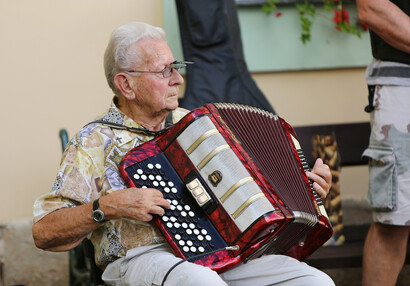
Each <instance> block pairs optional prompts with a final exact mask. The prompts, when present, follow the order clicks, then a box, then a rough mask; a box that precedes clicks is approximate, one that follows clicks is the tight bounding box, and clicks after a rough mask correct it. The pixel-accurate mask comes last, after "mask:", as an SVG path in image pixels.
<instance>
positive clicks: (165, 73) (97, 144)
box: [33, 23, 333, 286]
mask: <svg viewBox="0 0 410 286" xmlns="http://www.w3.org/2000/svg"><path fill="white" fill-rule="evenodd" d="M104 60H105V62H104V66H105V73H106V77H107V80H108V84H109V86H110V87H111V89H112V90H113V91H114V93H115V96H114V100H113V102H112V104H111V106H110V108H109V110H108V112H106V113H105V114H103V115H102V116H100V117H98V118H97V119H96V120H94V121H92V122H90V123H89V124H87V125H86V126H85V127H83V128H82V129H81V130H80V131H79V133H78V134H76V136H75V137H74V138H73V139H72V140H71V142H70V143H69V144H68V147H67V149H66V151H65V153H64V155H63V158H62V163H61V167H60V170H59V172H58V175H57V179H56V181H55V184H54V187H53V189H52V191H51V192H50V193H49V194H46V195H43V196H41V197H40V198H38V199H37V200H36V202H35V204H34V225H33V236H34V240H35V243H36V245H37V246H38V247H39V248H42V249H46V250H51V251H66V250H70V249H72V248H74V247H75V246H77V245H78V244H79V243H80V242H81V241H82V240H83V239H85V238H89V239H90V240H91V241H92V243H93V245H94V248H95V253H96V262H97V265H99V266H100V267H101V268H103V269H105V271H104V274H103V279H104V281H105V282H106V283H107V284H109V285H160V284H161V283H162V281H163V279H164V276H165V275H166V273H167V271H168V270H169V269H170V268H171V267H172V266H173V265H174V264H175V263H177V262H178V261H180V258H177V257H175V256H174V255H173V253H172V251H171V250H170V248H169V247H168V245H167V244H166V243H164V238H163V236H162V235H161V234H160V233H159V231H158V230H157V228H156V227H155V226H154V224H153V223H152V222H151V220H152V218H153V216H154V215H163V214H164V209H165V208H169V207H170V204H169V202H168V201H167V200H166V199H164V198H163V196H162V193H161V192H160V191H158V190H156V189H149V188H148V189H147V188H146V189H137V188H128V187H127V186H125V185H124V182H123V180H122V179H121V177H120V175H119V172H118V164H119V162H120V160H121V158H122V157H123V156H124V155H125V154H126V153H127V152H128V151H129V150H131V149H132V148H133V147H135V146H138V145H140V144H141V143H143V142H145V141H147V140H150V139H152V138H153V136H154V135H155V132H153V131H158V130H161V129H163V128H164V127H165V125H166V124H167V122H171V123H175V122H177V121H178V120H179V119H181V118H182V117H183V116H184V115H185V114H186V111H185V110H182V109H180V108H178V86H179V85H181V84H182V83H183V78H182V77H181V75H180V74H179V73H178V69H179V68H181V67H184V66H185V64H186V63H183V62H177V61H175V59H174V58H173V56H172V53H171V50H170V48H169V47H168V45H167V42H166V40H165V34H164V32H163V30H162V29H160V28H156V27H152V26H150V25H147V24H144V23H130V24H126V25H123V26H121V27H119V28H118V29H116V30H115V31H114V32H113V34H112V36H111V39H110V42H109V44H108V47H107V49H106V52H105V59H104ZM308 176H309V177H310V178H311V179H313V180H314V181H315V184H314V186H315V188H316V189H317V191H318V192H319V193H320V194H321V195H322V196H323V197H325V196H326V195H327V193H328V191H329V188H330V185H331V175H330V171H329V168H328V167H327V166H326V165H324V164H323V163H322V162H321V161H318V162H317V163H316V164H315V167H314V168H313V171H312V172H309V173H308ZM276 283H283V285H300V284H304V285H333V282H332V281H331V279H330V278H329V277H328V276H326V275H325V274H324V273H322V272H320V271H318V270H316V269H314V268H311V267H309V266H308V265H306V264H305V263H301V262H299V261H297V260H295V259H293V258H290V257H287V256H282V255H270V256H265V257H262V258H259V259H255V260H253V261H251V262H249V263H247V264H243V265H240V266H238V267H236V268H234V269H232V270H229V271H227V272H225V273H223V274H221V275H218V274H217V273H216V272H214V271H212V270H211V269H209V268H207V267H203V266H200V265H197V264H194V263H189V262H185V263H182V264H181V265H179V266H178V267H176V268H175V269H174V270H173V272H172V273H171V274H170V275H169V277H168V280H167V285H195V286H198V285H272V284H276ZM281 285H282V284H281Z"/></svg>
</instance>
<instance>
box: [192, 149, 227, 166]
mask: <svg viewBox="0 0 410 286" xmlns="http://www.w3.org/2000/svg"><path fill="white" fill-rule="evenodd" d="M226 149H230V147H229V145H228V144H224V145H221V146H218V147H216V148H215V149H214V150H213V151H212V152H211V153H209V154H208V155H206V157H205V158H204V159H203V160H202V161H201V162H200V163H199V164H198V166H197V167H198V169H199V170H201V169H202V168H203V167H204V166H205V165H206V164H208V162H209V161H210V160H211V159H212V158H213V157H214V156H215V155H216V154H218V153H219V152H222V151H224V150H226Z"/></svg>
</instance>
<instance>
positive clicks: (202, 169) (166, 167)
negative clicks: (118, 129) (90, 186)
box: [120, 104, 333, 272]
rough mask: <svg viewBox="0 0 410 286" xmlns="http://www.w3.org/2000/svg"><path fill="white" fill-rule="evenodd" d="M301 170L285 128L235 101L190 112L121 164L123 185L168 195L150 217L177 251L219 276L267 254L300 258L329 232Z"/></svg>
mask: <svg viewBox="0 0 410 286" xmlns="http://www.w3.org/2000/svg"><path fill="white" fill-rule="evenodd" d="M307 169H308V166H307V164H306V161H305V159H304V155H303V152H302V150H301V148H300V145H299V143H298V141H297V137H296V134H295V133H294V131H293V129H292V127H291V126H290V125H289V124H287V123H286V122H285V121H284V120H283V119H281V118H280V117H278V116H276V115H273V114H271V113H268V112H265V111H263V110H260V109H257V108H252V107H248V106H243V105H237V104H207V105H205V106H203V107H201V108H198V109H195V110H193V111H192V112H190V113H188V114H187V115H186V116H185V117H184V118H183V119H181V120H180V121H179V122H178V123H177V124H176V125H175V126H173V127H171V128H170V129H168V130H167V131H166V132H165V133H163V134H161V135H159V136H158V137H156V138H155V139H153V140H151V141H148V142H146V143H144V144H142V145H140V146H138V147H136V148H134V149H133V150H131V151H130V152H129V153H128V154H127V155H126V156H125V157H124V158H123V160H122V162H121V164H120V172H121V175H122V176H123V178H124V180H125V181H126V183H127V184H128V185H129V186H130V187H131V186H132V187H138V188H141V187H151V188H156V189H159V190H161V191H162V192H163V194H164V197H165V198H167V199H168V200H169V201H170V203H171V209H170V210H166V213H165V215H164V216H162V217H156V218H155V219H154V220H155V224H156V225H157V226H158V227H159V229H160V230H161V232H162V233H163V235H164V237H165V238H166V240H167V241H168V243H169V244H170V246H171V248H172V249H173V251H174V253H175V254H176V255H177V256H179V257H181V258H189V260H190V261H192V262H195V263H197V264H201V265H204V266H208V267H210V268H211V269H213V270H215V271H218V272H223V271H226V270H227V269H229V268H231V267H233V266H235V265H236V264H238V263H239V262H242V261H246V260H248V259H252V258H256V257H259V256H261V255H264V254H276V253H277V254H286V255H289V256H292V257H295V258H297V259H299V260H304V259H306V258H307V257H308V256H309V255H310V254H311V253H312V252H314V251H315V250H316V249H317V248H318V247H320V246H321V245H322V244H323V243H325V242H326V241H327V240H328V239H329V238H330V237H331V236H332V234H333V230H332V227H331V225H330V222H329V219H328V217H327V215H326V211H325V209H324V206H323V203H322V201H321V199H320V198H319V197H318V195H317V194H316V192H315V191H314V190H312V188H311V185H310V182H309V180H308V178H307V177H306V175H305V171H306V170H307ZM229 246H236V247H239V249H237V250H221V251H216V250H218V249H224V248H225V247H229ZM215 251H216V252H215Z"/></svg>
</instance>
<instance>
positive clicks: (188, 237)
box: [127, 154, 226, 257]
mask: <svg viewBox="0 0 410 286" xmlns="http://www.w3.org/2000/svg"><path fill="white" fill-rule="evenodd" d="M168 164H169V163H168V162H167V161H166V159H165V158H164V155H163V154H158V155H156V156H154V157H151V158H148V159H145V160H143V161H141V162H139V163H137V164H134V165H132V166H130V167H129V168H127V172H128V173H129V175H130V177H131V178H132V180H133V182H134V184H135V186H136V187H137V188H154V189H157V190H160V191H161V192H162V193H163V195H164V198H165V199H167V200H168V201H169V202H170V205H171V208H170V209H166V210H165V214H164V215H163V216H161V217H159V220H161V222H162V223H161V225H163V226H164V228H165V230H166V232H167V233H168V234H169V235H170V236H171V237H172V239H173V241H174V242H175V244H176V245H178V248H179V249H180V250H181V251H182V252H183V253H184V256H185V257H192V256H196V255H200V254H205V253H208V252H211V251H213V250H215V249H218V248H222V247H225V246H226V243H225V242H224V240H223V239H222V238H221V237H220V235H219V233H218V232H217V230H216V229H215V228H214V227H213V225H212V224H211V223H210V222H209V220H208V219H206V217H205V216H204V215H203V211H202V210H201V209H200V208H199V207H197V206H195V203H194V202H193V201H192V200H193V198H192V197H191V195H190V193H189V191H188V190H187V188H186V186H185V184H184V183H183V182H182V181H181V180H180V178H179V176H178V175H177V174H176V173H175V171H174V169H173V168H171V167H170V166H168Z"/></svg>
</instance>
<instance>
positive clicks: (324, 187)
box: [306, 159, 332, 199]
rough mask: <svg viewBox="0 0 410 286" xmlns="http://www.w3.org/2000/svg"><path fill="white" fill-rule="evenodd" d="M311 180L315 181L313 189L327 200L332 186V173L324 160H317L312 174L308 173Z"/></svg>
mask: <svg viewBox="0 0 410 286" xmlns="http://www.w3.org/2000/svg"><path fill="white" fill-rule="evenodd" d="M306 175H307V176H308V178H309V179H311V180H313V188H314V189H315V190H316V192H317V193H318V194H319V195H320V197H321V198H322V199H324V198H326V196H327V194H328V193H329V190H330V187H331V186H332V173H331V172H330V168H329V166H328V165H326V164H324V163H323V161H322V159H317V160H316V162H315V165H314V166H313V169H312V171H311V172H306Z"/></svg>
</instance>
